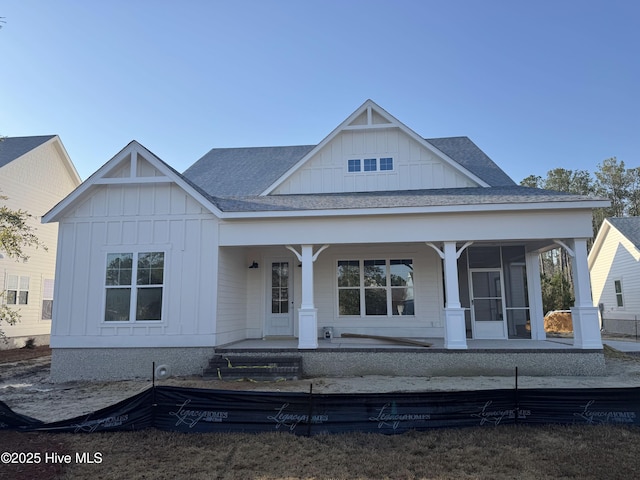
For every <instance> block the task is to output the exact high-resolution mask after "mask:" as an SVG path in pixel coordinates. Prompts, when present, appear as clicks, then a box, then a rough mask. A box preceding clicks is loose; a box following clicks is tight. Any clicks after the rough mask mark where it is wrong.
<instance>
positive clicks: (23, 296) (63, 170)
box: [0, 135, 81, 348]
mask: <svg viewBox="0 0 640 480" xmlns="http://www.w3.org/2000/svg"><path fill="white" fill-rule="evenodd" d="M80 183H81V180H80V177H79V176H78V172H76V169H75V167H74V166H73V163H72V162H71V159H70V158H69V155H68V154H67V152H66V150H65V148H64V146H63V145H62V142H61V141H60V138H59V137H58V136H57V135H46V136H37V137H9V138H4V139H3V140H2V141H0V195H3V196H5V197H7V199H6V200H0V204H4V205H6V206H7V207H8V208H10V209H12V210H24V211H27V212H28V213H30V214H31V215H33V216H34V217H35V218H34V219H33V222H32V226H33V227H34V228H36V229H37V230H36V231H35V234H36V235H37V236H38V238H39V240H40V241H42V242H43V243H44V244H45V245H46V247H47V249H46V250H45V249H43V248H39V249H35V248H31V247H26V248H25V249H24V251H25V252H26V253H27V254H28V255H29V256H30V258H29V260H28V261H27V262H21V261H16V260H15V259H13V258H9V257H8V256H7V254H6V253H5V252H2V251H1V250H0V270H1V271H0V291H2V292H4V293H3V296H2V298H1V299H0V301H1V302H2V303H3V304H7V305H9V307H11V308H15V309H16V310H19V313H20V316H21V319H20V321H19V322H18V323H17V324H15V325H7V324H5V323H2V325H0V328H1V329H3V330H4V332H5V334H6V335H7V337H8V340H9V343H4V342H0V348H7V347H20V346H23V345H24V343H25V341H26V340H27V339H29V338H34V339H35V340H36V343H37V344H39V345H43V344H44V345H46V344H48V343H49V333H50V330H51V312H52V303H53V295H54V280H55V262H56V244H57V240H58V225H56V224H51V225H40V222H39V220H40V217H42V215H44V214H45V213H46V212H47V211H48V210H50V209H51V208H52V207H53V206H55V205H56V204H57V203H58V202H59V201H60V200H62V199H63V198H65V197H66V196H67V195H68V194H69V193H70V192H71V191H72V190H73V189H74V188H76V187H77V186H78V185H80Z"/></svg>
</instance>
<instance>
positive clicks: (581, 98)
mask: <svg viewBox="0 0 640 480" xmlns="http://www.w3.org/2000/svg"><path fill="white" fill-rule="evenodd" d="M0 16H2V17H5V21H6V23H4V24H3V28H2V29H0V52H1V57H0V58H1V60H0V134H2V135H5V136H28V135H44V134H58V135H60V137H61V139H62V142H63V143H64V145H65V147H66V148H67V151H68V152H69V155H70V156H71V159H72V160H73V162H74V163H75V165H76V167H77V169H78V171H79V173H80V175H81V177H82V178H83V179H86V178H87V177H88V176H89V175H90V174H92V173H93V172H94V171H95V170H97V169H98V168H99V167H100V166H101V165H102V164H103V163H105V162H106V161H107V160H109V159H110V158H111V157H112V156H113V155H115V154H116V153H117V152H118V151H119V150H120V149H122V148H123V147H124V146H125V145H126V144H127V143H129V141H131V140H133V139H135V140H137V141H139V142H140V143H142V144H143V145H144V146H146V147H147V148H148V149H149V150H151V151H152V152H154V153H155V154H156V155H158V156H159V157H160V158H162V159H163V160H164V161H166V162H167V163H169V164H170V165H172V166H173V167H174V168H176V169H177V170H179V171H184V170H185V169H186V168H187V167H188V166H189V165H191V164H192V163H193V162H195V161H196V160H197V159H198V158H200V157H201V156H202V155H204V154H205V153H206V152H207V151H208V150H210V149H211V148H218V147H243V146H265V145H299V144H315V143H318V142H320V141H321V140H322V139H323V138H324V137H325V136H326V135H328V134H329V133H330V132H331V131H332V130H333V129H334V128H335V127H336V126H337V125H338V124H339V123H340V122H342V121H343V120H344V119H345V118H346V117H347V116H348V115H349V114H351V113H352V112H353V111H354V110H355V109H356V108H357V107H359V106H360V105H361V104H362V103H363V102H364V101H365V100H366V99H367V98H371V99H372V100H374V101H375V102H376V103H378V104H379V105H380V106H382V107H383V108H385V109H386V110H387V111H388V112H389V113H391V114H392V115H394V116H395V117H396V118H398V119H399V120H400V121H402V122H403V123H405V124H406V125H407V126H408V127H409V128H411V129H413V130H414V131H416V132H417V133H418V134H420V135H422V136H424V137H428V138H431V137H448V136H459V135H465V136H468V137H470V138H471V139H472V140H473V141H474V142H475V143H476V144H477V145H478V146H479V147H480V148H481V149H483V150H484V151H485V152H486V153H487V154H488V155H489V156H490V157H491V158H493V160H494V161H495V162H496V163H498V164H499V165H500V166H501V167H502V168H503V169H504V170H505V171H506V172H507V173H508V174H509V175H510V176H511V177H512V178H513V179H514V180H515V181H516V182H519V181H520V180H522V178H524V177H526V176H527V175H530V174H536V175H541V176H545V175H546V172H547V171H548V170H549V169H552V168H555V167H563V168H567V169H584V170H588V171H590V172H592V173H593V172H594V171H595V170H596V167H597V164H598V163H600V162H601V161H602V160H604V159H606V158H609V157H613V156H615V157H617V158H618V160H623V161H624V162H625V164H626V166H627V167H636V166H639V165H640V3H639V2H635V1H633V0H598V1H595V0H536V1H516V0H450V1H445V0H441V1H434V0H422V1H421V0H413V1H408V0H385V1H383V0H337V1H336V0H297V1H292V0H272V1H269V0H256V1H249V0H233V1H232V0H228V1H217V0H210V1H205V0H198V1H196V0H181V1H175V0H172V1H168V0H154V1H151V0H146V1H145V0H137V1H133V0H127V1H124V0H109V1H101V2H94V1H86V0H73V1H72V0H66V1H63V0H40V1H37V0H6V1H4V2H2V4H0Z"/></svg>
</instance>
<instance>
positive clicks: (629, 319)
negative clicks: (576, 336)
mask: <svg viewBox="0 0 640 480" xmlns="http://www.w3.org/2000/svg"><path fill="white" fill-rule="evenodd" d="M589 271H590V272H591V285H592V287H593V301H594V305H596V306H599V307H600V312H601V317H602V323H603V324H602V327H603V329H604V330H605V331H607V332H610V333H622V334H628V335H637V334H638V333H640V332H639V330H640V328H639V325H638V321H639V320H640V217H624V218H607V219H605V221H604V222H603V223H602V226H601V227H600V230H599V231H598V235H597V236H596V239H595V241H594V244H593V248H592V249H591V252H590V253H589Z"/></svg>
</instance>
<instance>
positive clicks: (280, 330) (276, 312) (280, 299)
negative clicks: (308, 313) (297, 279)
mask: <svg viewBox="0 0 640 480" xmlns="http://www.w3.org/2000/svg"><path fill="white" fill-rule="evenodd" d="M268 265H269V271H268V272H267V275H268V277H269V278H268V279H267V319H266V325H265V336H267V337H268V336H293V291H292V285H293V281H292V280H293V278H292V277H293V271H292V269H291V262H290V261H289V260H272V261H270V262H269V263H268Z"/></svg>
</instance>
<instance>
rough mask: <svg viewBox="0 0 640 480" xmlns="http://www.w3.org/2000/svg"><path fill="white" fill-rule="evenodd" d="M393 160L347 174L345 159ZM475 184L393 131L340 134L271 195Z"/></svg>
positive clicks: (470, 185)
mask: <svg viewBox="0 0 640 480" xmlns="http://www.w3.org/2000/svg"><path fill="white" fill-rule="evenodd" d="M381 157H392V158H393V170H392V171H375V172H364V171H361V172H359V173H349V172H348V171H347V163H348V160H349V159H360V160H361V162H362V161H363V159H365V158H377V159H378V160H379V159H380V158H381ZM475 186H477V185H476V184H475V183H473V182H472V181H471V180H469V179H468V178H467V177H465V176H464V175H463V174H461V173H459V172H458V171H456V170H455V169H454V168H453V167H451V166H450V165H448V164H446V163H445V162H444V161H443V160H441V159H440V158H438V156H437V155H436V154H434V153H433V152H431V151H429V150H428V149H427V148H425V147H424V146H422V145H420V144H419V143H418V142H416V141H415V140H414V139H412V138H410V137H409V136H408V135H407V134H405V133H404V132H402V131H400V130H399V129H397V128H393V129H380V130H368V131H343V132H341V133H339V134H338V135H337V136H336V137H335V138H333V139H332V140H331V141H330V142H329V143H328V144H327V145H325V146H324V147H323V148H321V149H320V151H318V152H317V153H316V154H315V155H314V156H313V157H312V158H310V159H309V160H308V161H307V162H306V163H305V164H304V166H303V167H301V168H300V169H299V170H298V171H296V172H295V173H294V174H293V175H291V176H290V177H289V178H288V179H287V180H286V181H284V182H283V183H282V184H281V185H280V186H278V188H277V189H276V190H275V191H274V192H273V193H275V194H297V193H330V192H363V191H382V190H415V189H429V188H453V187H475Z"/></svg>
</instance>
